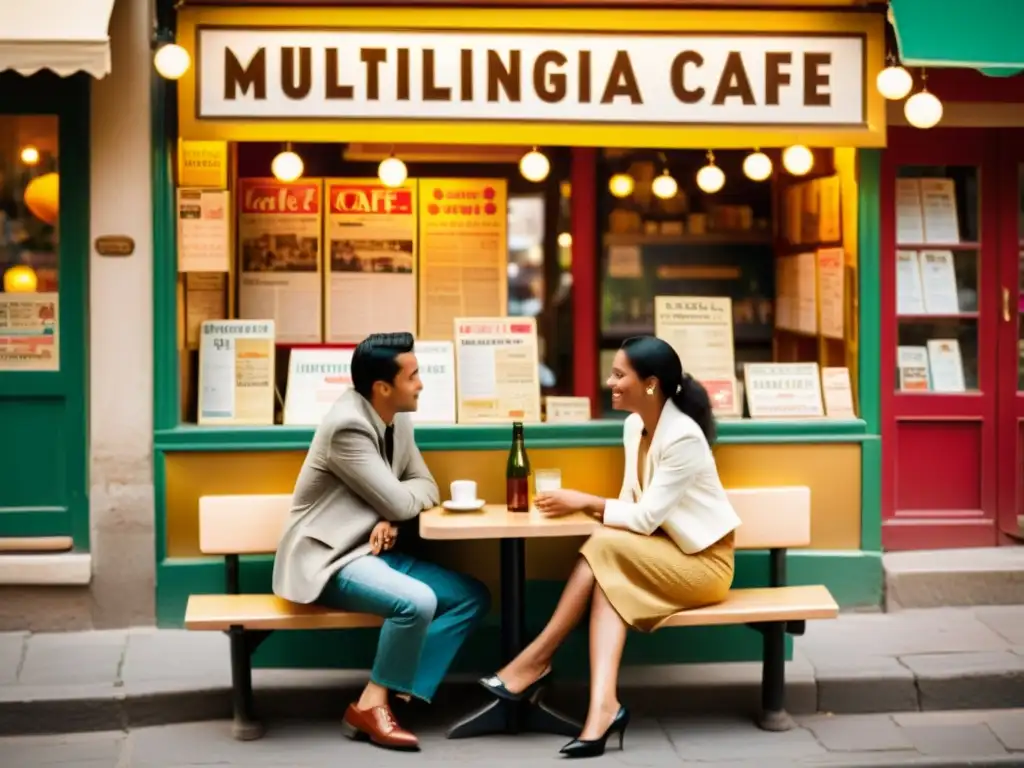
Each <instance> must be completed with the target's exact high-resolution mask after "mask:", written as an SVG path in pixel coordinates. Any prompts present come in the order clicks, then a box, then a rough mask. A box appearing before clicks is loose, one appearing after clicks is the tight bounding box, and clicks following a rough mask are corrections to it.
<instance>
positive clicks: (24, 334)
mask: <svg viewBox="0 0 1024 768" xmlns="http://www.w3.org/2000/svg"><path fill="white" fill-rule="evenodd" d="M58 306H59V301H58V296H57V294H56V293H0V371H58V370H60V322H59V318H58V316H57V314H58V313H57V307H58Z"/></svg>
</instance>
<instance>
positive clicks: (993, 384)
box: [880, 128, 1002, 550]
mask: <svg viewBox="0 0 1024 768" xmlns="http://www.w3.org/2000/svg"><path fill="white" fill-rule="evenodd" d="M993 134H994V132H992V131H984V130H970V129H956V128H950V129H942V128H936V129H932V130H929V131H921V130H917V129H913V128H906V129H901V128H892V129H890V130H889V141H888V148H887V150H886V152H885V158H884V162H883V168H882V200H881V206H882V208H881V223H882V232H881V235H882V249H881V252H882V274H881V292H882V295H881V297H880V298H881V312H882V329H883V334H882V339H881V342H882V354H883V356H884V357H883V364H882V366H881V372H882V373H881V386H882V408H883V413H882V415H883V419H882V452H883V465H882V467H883V468H882V514H883V518H882V544H883V546H884V547H885V548H886V549H889V550H899V549H933V548H945V547H977V546H991V545H994V544H995V543H996V542H997V539H998V532H997V530H998V529H997V518H998V493H997V491H998V470H997V461H996V456H997V427H996V406H997V389H998V387H999V382H998V381H997V378H998V377H997V368H996V361H997V355H996V349H997V345H998V343H999V338H998V337H999V333H1000V328H999V325H998V324H999V322H1000V312H1001V308H1002V305H1001V294H1000V280H999V276H1000V263H1001V259H1000V247H999V241H1000V226H999V224H1000V216H999V207H1000V206H999V197H1000V194H999V193H1000V179H1001V175H1000V173H999V172H998V169H999V165H998V148H997V147H996V143H995V138H996V137H995V136H994V135H993Z"/></svg>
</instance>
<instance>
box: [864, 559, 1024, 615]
mask: <svg viewBox="0 0 1024 768" xmlns="http://www.w3.org/2000/svg"><path fill="white" fill-rule="evenodd" d="M882 566H883V568H884V570H885V609H886V610H887V611H898V610H901V609H906V608H941V607H948V606H969V605H1012V604H1015V603H1020V602H1021V601H1022V600H1024V546H1016V547H1015V546H1009V547H978V548H970V549H941V550H921V551H917V552H887V553H886V554H885V555H883V556H882Z"/></svg>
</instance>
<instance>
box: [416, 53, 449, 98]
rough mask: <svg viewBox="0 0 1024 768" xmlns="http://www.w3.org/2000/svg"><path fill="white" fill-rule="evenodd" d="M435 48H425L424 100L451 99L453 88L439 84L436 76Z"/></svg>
mask: <svg viewBox="0 0 1024 768" xmlns="http://www.w3.org/2000/svg"><path fill="white" fill-rule="evenodd" d="M435 75H436V73H435V67H434V49H433V48H425V49H424V50H423V100H424V101H451V100H452V89H451V88H448V87H447V86H439V85H438V84H437V83H436V82H435V80H434V78H435Z"/></svg>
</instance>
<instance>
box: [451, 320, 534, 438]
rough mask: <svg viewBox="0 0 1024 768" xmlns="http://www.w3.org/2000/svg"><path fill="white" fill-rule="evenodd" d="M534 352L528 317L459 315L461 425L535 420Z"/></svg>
mask: <svg viewBox="0 0 1024 768" xmlns="http://www.w3.org/2000/svg"><path fill="white" fill-rule="evenodd" d="M537 351H538V350H537V323H536V321H535V320H534V318H532V317H490V318H487V317H484V318H457V319H456V320H455V357H456V360H457V363H458V365H457V370H458V387H457V392H458V416H459V423H460V424H487V423H502V422H510V421H524V422H526V421H531V422H539V421H540V420H541V418H540V417H541V411H540V364H539V359H538V356H537Z"/></svg>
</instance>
